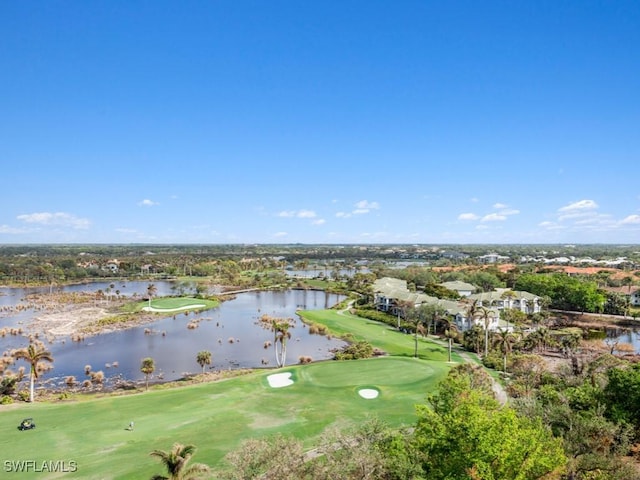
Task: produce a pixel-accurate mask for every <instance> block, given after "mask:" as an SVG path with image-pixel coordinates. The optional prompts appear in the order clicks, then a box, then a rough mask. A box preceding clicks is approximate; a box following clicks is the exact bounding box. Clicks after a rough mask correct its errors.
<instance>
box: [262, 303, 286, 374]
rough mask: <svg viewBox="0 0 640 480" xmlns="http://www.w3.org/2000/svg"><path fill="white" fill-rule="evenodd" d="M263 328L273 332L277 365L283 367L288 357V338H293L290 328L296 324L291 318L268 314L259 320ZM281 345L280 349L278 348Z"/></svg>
mask: <svg viewBox="0 0 640 480" xmlns="http://www.w3.org/2000/svg"><path fill="white" fill-rule="evenodd" d="M258 324H259V325H260V326H262V327H263V328H267V329H269V330H271V331H272V332H273V348H274V351H275V355H276V365H277V366H278V367H283V366H284V364H285V361H286V357H287V340H289V339H290V338H291V332H290V331H289V328H291V327H293V326H294V321H293V319H291V318H275V317H271V316H269V315H267V314H264V315H262V317H260V320H259V322H258ZM278 346H279V348H280V349H279V350H278Z"/></svg>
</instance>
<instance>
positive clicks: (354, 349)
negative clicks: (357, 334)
mask: <svg viewBox="0 0 640 480" xmlns="http://www.w3.org/2000/svg"><path fill="white" fill-rule="evenodd" d="M333 354H334V357H333V358H334V359H335V360H357V359H359V358H370V357H372V356H373V346H372V345H371V344H370V343H369V342H364V341H363V342H357V343H352V344H351V345H347V346H346V347H343V348H342V349H339V350H333Z"/></svg>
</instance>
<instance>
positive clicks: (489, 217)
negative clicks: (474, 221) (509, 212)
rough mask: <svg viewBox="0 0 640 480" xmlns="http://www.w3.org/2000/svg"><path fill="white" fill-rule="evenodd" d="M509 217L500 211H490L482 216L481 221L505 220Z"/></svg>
mask: <svg viewBox="0 0 640 480" xmlns="http://www.w3.org/2000/svg"><path fill="white" fill-rule="evenodd" d="M506 219H507V216H506V215H500V214H499V213H490V214H489V215H485V216H484V217H482V220H480V221H481V222H503V221H504V220H506Z"/></svg>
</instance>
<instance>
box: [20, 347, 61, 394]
mask: <svg viewBox="0 0 640 480" xmlns="http://www.w3.org/2000/svg"><path fill="white" fill-rule="evenodd" d="M13 358H15V359H16V360H25V361H27V362H28V363H29V364H30V365H31V374H30V376H29V401H30V402H31V403H33V400H34V385H35V381H36V378H38V369H39V367H40V362H50V363H53V356H52V355H51V352H50V351H48V350H47V349H46V348H45V346H44V344H43V343H42V342H31V343H30V344H29V346H28V347H26V348H21V349H18V350H16V351H15V352H13Z"/></svg>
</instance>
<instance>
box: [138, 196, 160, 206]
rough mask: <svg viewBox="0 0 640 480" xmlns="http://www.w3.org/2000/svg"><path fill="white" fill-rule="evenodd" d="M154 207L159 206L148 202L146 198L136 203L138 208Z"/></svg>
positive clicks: (151, 201)
mask: <svg viewBox="0 0 640 480" xmlns="http://www.w3.org/2000/svg"><path fill="white" fill-rule="evenodd" d="M156 205H160V204H159V203H158V202H154V201H153V200H149V199H148V198H145V199H144V200H141V201H140V202H138V206H139V207H154V206H156Z"/></svg>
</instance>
